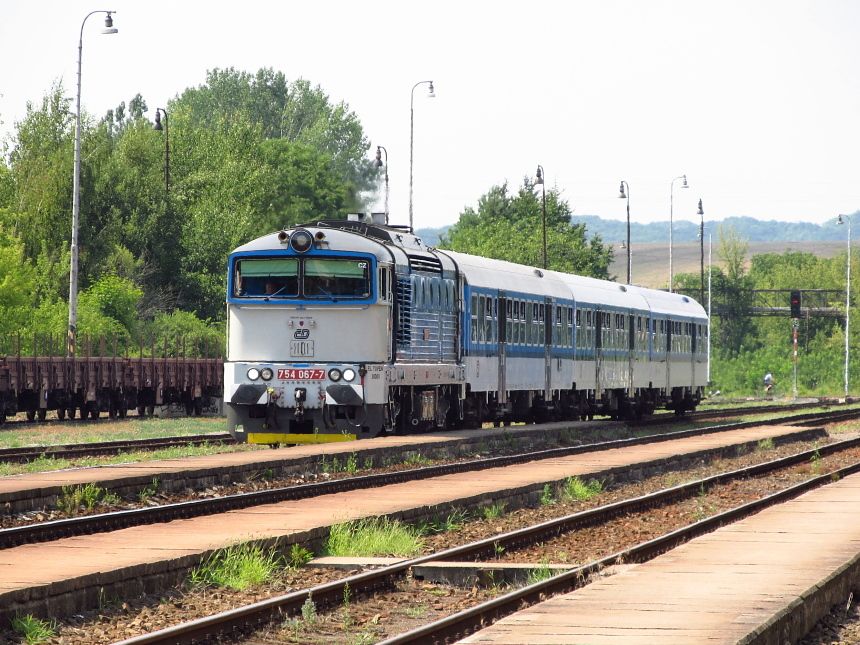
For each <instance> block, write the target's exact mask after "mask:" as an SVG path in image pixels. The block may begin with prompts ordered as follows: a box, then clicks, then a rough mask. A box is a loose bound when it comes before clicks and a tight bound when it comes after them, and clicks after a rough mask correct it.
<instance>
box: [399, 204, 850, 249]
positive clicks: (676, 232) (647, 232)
mask: <svg viewBox="0 0 860 645" xmlns="http://www.w3.org/2000/svg"><path fill="white" fill-rule="evenodd" d="M858 212H860V211H858ZM571 221H573V222H574V223H576V224H585V228H586V231H587V235H588V236H589V237H591V236H592V235H599V236H600V238H601V239H602V240H603V241H604V242H612V243H613V244H617V243H618V242H620V241H621V240H626V239H627V222H625V221H621V220H614V219H603V218H601V217H598V216H596V215H574V216H573V218H571ZM721 225H722V226H731V227H732V228H734V229H735V231H737V232H738V234H739V235H740V236H741V237H742V238H743V239H745V240H747V241H748V242H750V243H752V242H827V241H831V242H836V241H839V240H844V239H845V229H844V228H842V227H840V226H837V225H836V220H835V218H834V219H832V220H830V221H828V222H825V223H824V224H810V223H807V222H780V221H777V220H757V219H755V218H752V217H727V218H726V219H724V220H720V221H712V220H707V219H706V220H705V231H706V233H708V232H709V233H711V235H712V236H713V238H714V243H715V244H716V238H717V232H718V230H719V227H720V226H721ZM449 228H450V226H443V227H441V228H422V229H418V230H417V231H416V233H417V234H418V235H419V236H420V237H421V239H423V240H424V242H426V243H427V244H429V245H431V246H433V245H435V244H437V243H438V242H439V237H440V235H442V234H443V233H444V232H445V231H447V230H448V229H449ZM672 236H673V238H674V241H675V243H676V244H679V243H684V242H695V241H696V240H698V239H699V238H698V236H699V224H698V223H695V222H689V221H685V220H675V225H674V228H673V231H672ZM630 239H631V240H632V241H633V244H652V243H655V244H659V243H663V244H665V243H666V242H667V240H668V239H669V221H668V220H666V221H664V222H652V223H650V224H641V223H639V222H631V223H630Z"/></svg>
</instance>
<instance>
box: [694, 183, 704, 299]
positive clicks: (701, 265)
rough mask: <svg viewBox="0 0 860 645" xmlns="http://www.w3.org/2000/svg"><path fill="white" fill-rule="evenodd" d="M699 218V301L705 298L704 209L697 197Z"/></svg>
mask: <svg viewBox="0 0 860 645" xmlns="http://www.w3.org/2000/svg"><path fill="white" fill-rule="evenodd" d="M696 215H698V216H699V217H700V218H701V219H700V220H699V278H700V282H699V302H704V300H705V211H704V209H703V208H702V200H701V198H700V199H699V209H698V210H697V211H696Z"/></svg>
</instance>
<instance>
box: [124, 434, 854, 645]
mask: <svg viewBox="0 0 860 645" xmlns="http://www.w3.org/2000/svg"><path fill="white" fill-rule="evenodd" d="M857 446H860V438H855V439H848V440H845V441H841V442H838V443H834V444H828V445H827V446H822V447H820V448H817V449H813V450H807V451H803V452H800V453H796V454H794V455H790V456H788V457H783V458H781V459H776V460H772V461H770V462H766V463H762V464H756V465H753V466H749V467H746V468H741V469H738V470H734V471H731V472H727V473H720V474H717V475H713V476H711V477H706V478H704V479H700V480H698V481H695V482H689V483H687V484H682V485H679V486H675V487H673V488H669V489H664V490H661V491H657V492H655V493H650V494H647V495H642V496H640V497H636V498H632V499H628V500H622V501H619V502H614V503H612V504H607V505H605V506H601V507H598V508H594V509H589V510H586V511H580V512H578V513H573V514H571V515H567V516H564V517H561V518H556V519H553V520H548V521H546V522H542V523H540V524H536V525H533V526H529V527H525V528H522V529H517V530H513V531H509V532H507V533H503V534H499V535H496V536H493V537H490V538H484V539H481V540H477V541H475V542H471V543H468V544H464V545H460V546H456V547H452V548H449V549H445V550H443V551H440V552H437V553H433V554H430V555H425V556H420V557H417V558H412V559H409V560H404V561H402V562H398V563H395V564H392V565H389V566H386V567H383V568H380V569H375V570H371V571H366V572H363V573H359V574H355V575H352V576H349V577H346V578H341V579H339V580H334V581H331V582H328V583H325V584H321V585H317V586H315V587H311V588H309V589H302V590H300V591H294V592H291V593H289V594H284V595H282V596H277V597H273V598H269V599H266V600H263V601H260V602H256V603H253V604H250V605H246V606H243V607H238V608H236V609H232V610H228V611H225V612H221V613H219V614H214V615H212V616H206V617H204V618H199V619H196V620H192V621H188V622H186V623H182V624H180V625H175V626H173V627H168V628H165V629H161V630H159V631H156V632H152V633H150V634H144V635H141V636H136V637H132V638H129V639H127V640H124V641H121V643H119V644H117V645H144V644H147V645H151V644H159V645H164V644H167V643H170V644H184V643H201V642H205V641H207V640H208V639H212V638H215V637H217V636H223V635H224V634H225V633H229V632H244V631H247V630H249V629H252V628H253V627H254V626H256V625H260V624H264V623H267V622H269V621H271V620H273V619H277V618H283V616H285V615H295V614H298V613H300V612H301V607H302V605H303V604H304V603H305V602H306V601H307V600H308V598H311V599H312V600H313V601H314V602H315V603H316V605H317V606H334V605H337V604H338V603H339V602H341V601H342V599H343V596H344V589H345V588H346V587H347V586H348V587H349V590H350V593H352V594H353V597H354V596H355V594H360V593H368V592H372V591H374V590H377V589H385V588H390V587H391V585H392V583H393V581H394V580H397V579H398V578H401V577H403V576H405V575H406V574H407V572H408V571H409V570H410V569H411V568H412V567H415V566H418V565H422V564H426V563H428V562H435V561H445V560H448V561H452V560H453V561H460V560H465V559H470V558H480V557H482V556H485V555H490V556H493V555H494V554H495V553H496V552H497V551H498V549H499V548H503V549H504V550H506V551H510V550H515V549H517V548H521V547H523V546H527V545H531V544H535V543H538V542H541V541H544V540H546V539H548V538H552V537H555V536H558V535H560V534H562V533H566V532H570V531H573V530H577V529H581V528H584V527H587V526H593V525H596V524H600V523H602V522H605V521H607V520H610V519H613V518H615V517H618V516H621V515H624V514H627V513H634V512H639V511H643V510H648V509H650V508H654V507H658V506H661V505H664V504H666V503H669V502H674V501H677V500H678V499H682V498H687V497H691V496H694V495H698V494H699V493H700V491H701V490H702V489H703V488H704V489H705V490H707V489H708V488H710V487H713V486H715V485H717V484H720V483H725V482H727V481H731V480H735V479H744V478H748V477H751V476H755V475H760V474H763V473H767V472H770V471H774V470H780V469H783V468H787V467H790V466H793V465H796V464H798V463H805V462H808V461H809V459H810V458H812V457H813V456H814V455H819V456H826V455H830V454H834V453H837V452H840V451H843V450H848V449H850V448H855V447H857ZM855 472H860V462H858V463H856V464H853V465H851V466H848V467H846V468H843V469H840V470H837V471H834V472H833V473H828V474H826V475H821V476H819V477H815V478H813V479H810V480H807V481H806V482H802V483H800V484H797V485H795V486H792V487H790V488H787V489H785V490H783V491H779V492H777V493H774V494H772V495H769V496H766V497H764V498H761V499H759V500H755V501H753V502H749V503H747V504H744V505H742V506H739V507H736V508H734V509H731V510H729V511H726V512H724V513H721V514H719V515H715V516H713V517H710V518H707V519H704V520H701V521H699V522H696V523H694V524H691V525H689V526H686V527H683V528H681V529H677V530H675V531H672V532H670V533H668V534H665V535H663V536H660V537H658V538H655V539H653V540H650V541H648V542H644V543H641V544H639V545H636V546H634V547H632V548H630V549H626V550H623V551H621V552H618V553H615V554H613V555H610V556H607V557H606V558H602V559H600V560H597V561H594V562H592V563H589V564H587V565H584V566H582V567H578V568H576V569H573V570H571V571H569V572H566V573H564V574H560V575H557V576H555V577H553V578H550V579H549V580H546V581H542V582H538V583H535V584H532V585H529V586H527V587H524V588H521V589H518V590H516V591H514V592H511V593H508V594H505V595H504V596H501V597H499V598H496V599H493V600H490V601H488V602H485V603H481V604H480V605H476V606H475V607H472V608H470V609H466V610H464V611H462V612H459V613H457V614H454V615H452V616H449V617H447V618H444V619H442V620H440V621H436V622H434V623H430V624H428V625H425V626H422V627H419V628H416V629H414V630H411V631H410V632H407V633H405V634H402V635H399V636H395V637H393V638H391V639H388V640H385V641H383V643H385V645H395V644H397V645H401V644H405V643H437V642H438V643H449V642H452V641H451V640H450V639H452V638H458V637H462V636H465V635H467V634H469V633H470V632H471V631H474V630H475V629H477V628H480V627H483V626H486V625H487V624H489V623H490V622H493V621H495V620H497V619H498V618H500V617H502V616H504V615H507V614H510V613H513V612H514V611H517V610H518V609H520V608H522V606H523V605H524V604H534V603H535V602H539V601H540V600H541V599H542V598H543V597H546V596H547V595H548V594H556V593H562V592H565V591H569V590H572V589H575V588H577V587H579V586H582V585H583V584H585V581H586V580H587V578H588V576H589V575H590V574H592V573H595V572H597V571H599V570H600V569H602V568H605V567H607V566H610V565H612V564H617V563H621V562H643V561H645V560H648V559H650V558H653V557H655V556H656V555H659V554H660V553H663V552H664V551H667V550H669V549H671V548H674V547H675V546H678V545H679V544H682V543H683V542H686V541H688V540H690V539H691V538H692V537H696V536H698V535H701V534H704V533H707V532H710V531H712V530H714V529H716V528H718V527H719V526H722V525H723V524H727V523H730V522H733V521H736V520H737V519H740V518H742V517H745V516H747V515H750V514H752V513H754V512H757V511H759V510H761V509H763V508H766V507H767V506H770V505H773V504H776V503H779V502H781V501H785V500H787V499H791V498H793V497H796V496H797V495H800V494H801V493H804V492H806V491H808V490H811V489H813V488H816V487H818V486H821V485H823V484H827V483H829V482H831V481H833V478H834V477H837V476H838V477H842V476H845V475H847V474H853V473H855ZM446 639H447V640H446ZM380 645H381V644H380Z"/></svg>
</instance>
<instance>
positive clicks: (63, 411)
mask: <svg viewBox="0 0 860 645" xmlns="http://www.w3.org/2000/svg"><path fill="white" fill-rule="evenodd" d="M57 418H58V419H59V420H60V421H62V420H63V419H65V418H66V408H57Z"/></svg>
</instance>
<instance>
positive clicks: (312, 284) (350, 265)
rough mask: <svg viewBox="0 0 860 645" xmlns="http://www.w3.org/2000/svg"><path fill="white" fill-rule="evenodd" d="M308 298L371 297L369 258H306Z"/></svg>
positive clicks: (305, 278)
mask: <svg viewBox="0 0 860 645" xmlns="http://www.w3.org/2000/svg"><path fill="white" fill-rule="evenodd" d="M304 264H305V266H304V269H305V270H304V292H303V293H304V295H305V297H306V298H367V297H368V296H369V295H370V274H369V271H368V262H367V260H352V259H342V260H341V259H338V260H335V259H329V258H306V259H305V260H304Z"/></svg>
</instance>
